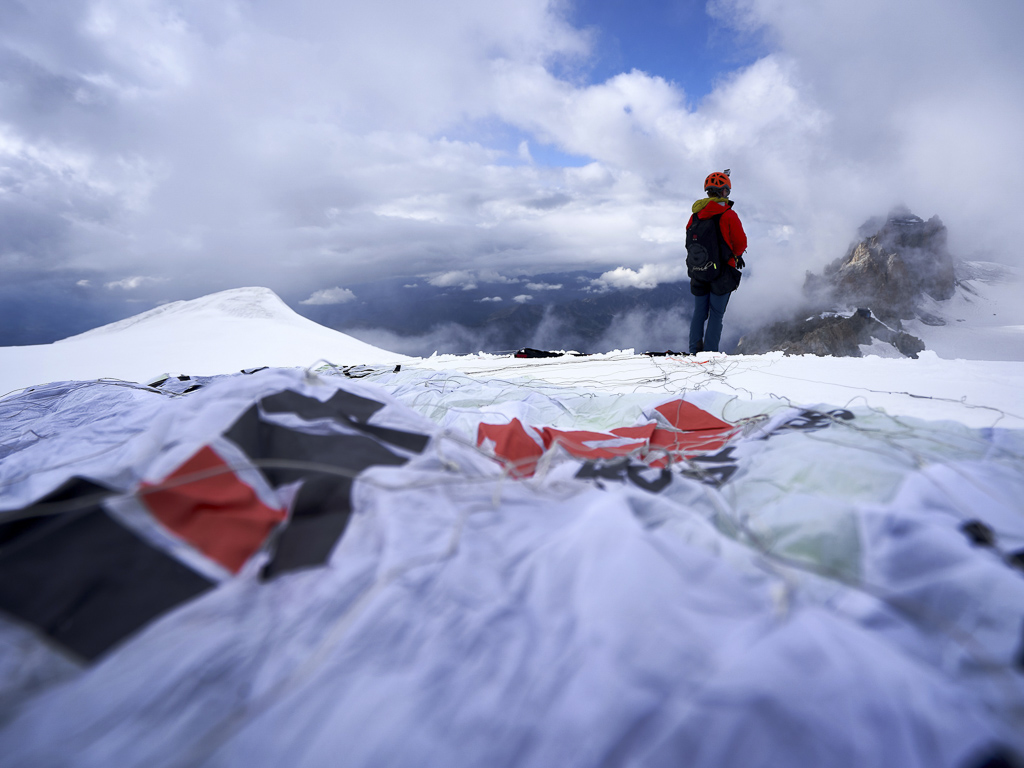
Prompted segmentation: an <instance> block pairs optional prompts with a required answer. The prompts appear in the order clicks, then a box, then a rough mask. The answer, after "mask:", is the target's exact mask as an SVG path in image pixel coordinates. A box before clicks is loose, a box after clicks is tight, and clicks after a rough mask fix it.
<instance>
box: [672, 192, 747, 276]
mask: <svg viewBox="0 0 1024 768" xmlns="http://www.w3.org/2000/svg"><path fill="white" fill-rule="evenodd" d="M732 205H733V203H732V200H730V201H729V202H728V204H726V203H716V202H710V203H708V204H707V205H705V206H704V207H703V208H701V209H700V210H699V211H697V213H695V214H692V215H691V216H690V218H689V220H688V221H687V222H686V228H687V229H689V228H690V224H692V223H693V217H694V216H696V217H697V218H698V219H707V218H710V217H711V216H715V215H717V214H719V213H721V214H722V218H720V219H719V220H718V223H719V228H720V229H721V230H722V239H723V240H725V244H726V245H728V246H729V250H730V251H732V253H733V256H742V255H743V252H744V251H745V250H747V234H746V232H744V231H743V224H741V223H740V217H739V216H737V215H736V212H735V211H734V210H733V209H732ZM729 266H730V267H735V266H736V259H729Z"/></svg>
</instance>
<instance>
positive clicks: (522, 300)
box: [512, 293, 533, 304]
mask: <svg viewBox="0 0 1024 768" xmlns="http://www.w3.org/2000/svg"><path fill="white" fill-rule="evenodd" d="M532 300H533V296H530V295H529V294H526V293H521V294H519V295H518V296H513V297H512V301H514V302H516V304H525V303H526V302H528V301H532Z"/></svg>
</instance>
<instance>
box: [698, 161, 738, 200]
mask: <svg viewBox="0 0 1024 768" xmlns="http://www.w3.org/2000/svg"><path fill="white" fill-rule="evenodd" d="M712 190H714V191H715V192H717V193H719V195H720V196H721V197H727V196H728V194H729V192H730V191H731V190H732V182H731V181H729V169H728V168H727V169H726V170H724V171H722V172H721V173H719V172H718V171H715V172H714V173H710V174H708V177H707V178H706V179H704V191H705V192H711V191H712Z"/></svg>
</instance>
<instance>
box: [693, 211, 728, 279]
mask: <svg viewBox="0 0 1024 768" xmlns="http://www.w3.org/2000/svg"><path fill="white" fill-rule="evenodd" d="M721 217H722V214H721V213H716V214H715V215H714V216H708V217H707V218H706V219H701V218H698V216H697V214H693V221H692V223H691V224H690V226H689V228H688V229H687V230H686V274H687V275H688V276H689V278H690V280H692V281H699V282H700V283H707V284H708V285H709V286H710V288H711V291H712V292H713V293H716V294H724V293H729V292H730V291H734V290H736V287H737V286H738V285H739V283H740V280H739V278H740V273H739V270H738V269H736V268H735V267H730V266H729V259H730V258H731V257H732V255H733V254H732V251H731V250H730V249H729V246H728V245H726V243H725V240H723V239H722V230H721V227H720V224H719V219H720V218H721ZM691 287H692V286H691ZM707 290H708V289H707V288H706V287H705V288H704V289H703V291H702V293H707Z"/></svg>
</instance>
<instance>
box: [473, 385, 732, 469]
mask: <svg viewBox="0 0 1024 768" xmlns="http://www.w3.org/2000/svg"><path fill="white" fill-rule="evenodd" d="M657 411H658V412H659V413H660V414H661V415H662V416H664V417H665V418H666V419H667V420H668V422H669V423H670V424H672V425H673V427H675V428H674V429H659V428H657V425H656V424H655V423H654V422H651V423H649V424H643V425H641V426H639V427H619V428H617V429H613V430H612V431H611V432H590V431H588V430H562V429H554V428H552V427H544V428H542V429H538V430H536V431H537V432H539V437H540V442H538V440H536V439H534V438H533V437H531V436H530V433H529V432H527V429H526V427H524V426H523V424H522V423H521V422H520V421H519V419H512V421H511V422H510V423H508V424H480V425H479V426H478V427H477V438H476V443H477V445H482V444H483V442H484V441H485V440H490V441H493V442H494V454H495V456H497V457H498V458H499V459H502V460H504V461H507V462H511V463H512V464H513V465H514V469H513V470H512V474H513V475H514V476H516V477H530V476H531V475H533V473H534V472H535V471H536V469H537V460H538V459H539V458H540V457H541V455H542V454H543V453H544V451H546V450H548V449H550V448H551V447H552V446H554V445H556V444H557V445H560V446H562V447H563V448H564V449H565V450H566V452H568V453H569V454H570V455H572V456H575V457H576V458H579V459H611V458H615V457H616V456H625V455H626V454H628V453H631V452H632V451H635V450H636V449H637V448H640V447H643V446H646V445H649V446H651V447H652V448H663V449H665V450H667V451H670V452H672V453H674V454H682V455H684V456H688V455H693V454H695V453H704V452H706V451H716V450H718V449H719V448H721V447H722V446H723V445H725V444H726V443H727V442H728V441H729V438H730V437H732V433H733V431H734V427H733V426H732V425H731V424H729V423H728V422H725V421H722V420H721V419H718V418H715V417H714V416H712V415H711V414H710V413H708V412H707V411H703V410H701V409H700V408H698V407H697V406H695V405H692V404H690V403H687V402H686V401H684V400H675V401H673V402H671V403H665V404H664V405H661V406H658V408H657ZM627 441H628V442H627ZM541 443H543V445H541ZM648 462H649V463H650V465H651V466H652V467H663V466H665V465H666V464H667V463H668V459H667V458H666V457H665V455H664V453H663V452H662V451H656V452H655V453H654V454H653V455H652V456H650V457H649V459H648Z"/></svg>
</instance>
